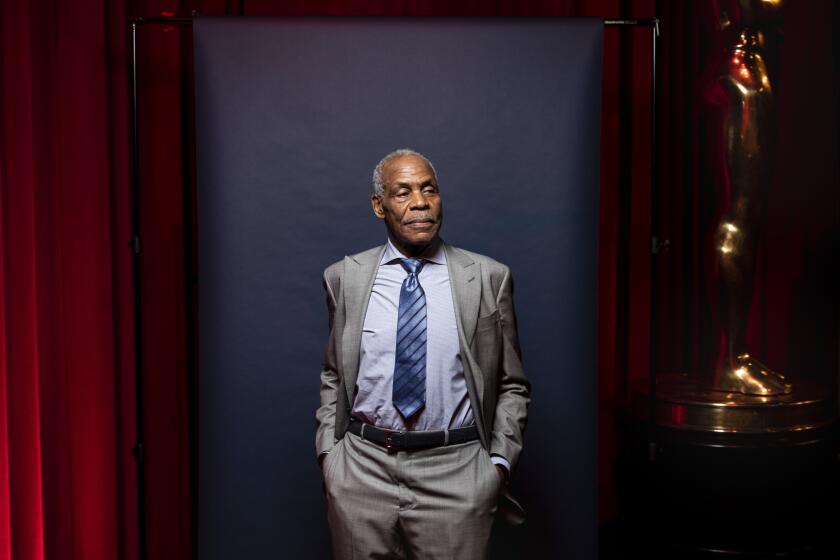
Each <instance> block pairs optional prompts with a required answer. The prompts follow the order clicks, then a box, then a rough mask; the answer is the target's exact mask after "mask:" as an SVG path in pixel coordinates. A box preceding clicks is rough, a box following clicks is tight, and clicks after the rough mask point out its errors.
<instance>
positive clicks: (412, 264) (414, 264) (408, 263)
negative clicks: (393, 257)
mask: <svg viewBox="0 0 840 560" xmlns="http://www.w3.org/2000/svg"><path fill="white" fill-rule="evenodd" d="M400 264H401V265H402V267H403V268H404V269H405V271H406V272H408V273H409V274H414V275H415V276H416V275H418V274H420V270H421V269H422V268H423V265H424V264H426V261H424V260H421V259H400Z"/></svg>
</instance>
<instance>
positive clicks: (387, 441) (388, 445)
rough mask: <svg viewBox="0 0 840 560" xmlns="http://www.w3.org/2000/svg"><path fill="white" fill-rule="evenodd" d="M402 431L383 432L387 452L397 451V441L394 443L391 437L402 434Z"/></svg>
mask: <svg viewBox="0 0 840 560" xmlns="http://www.w3.org/2000/svg"><path fill="white" fill-rule="evenodd" d="M403 433H405V432H403V431H387V432H385V449H387V450H388V453H396V452H397V451H399V450H400V449H399V443H394V441H393V437H394V436H400V435H402V434H403Z"/></svg>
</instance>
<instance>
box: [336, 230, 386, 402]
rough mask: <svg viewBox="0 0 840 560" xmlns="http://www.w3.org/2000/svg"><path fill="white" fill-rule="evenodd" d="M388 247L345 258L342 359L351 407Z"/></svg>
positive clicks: (383, 246)
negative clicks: (370, 308) (364, 332)
mask: <svg viewBox="0 0 840 560" xmlns="http://www.w3.org/2000/svg"><path fill="white" fill-rule="evenodd" d="M384 252H385V245H382V246H380V247H377V248H376V249H372V250H370V251H365V252H364V253H360V254H358V255H354V256H352V257H345V264H344V266H345V274H344V282H345V287H344V290H345V291H344V303H345V305H346V306H347V314H346V317H347V324H346V325H345V327H344V335H343V337H342V356H343V365H344V379H345V388H346V389H347V399H348V402H349V403H350V406H352V405H353V401H354V400H355V398H356V395H355V393H356V376H357V375H358V373H359V352H360V350H361V344H362V327H364V322H365V314H366V313H367V308H368V302H369V301H370V291H371V289H372V288H373V281H374V280H375V279H376V270H377V269H378V268H379V261H380V259H381V258H382V253H384Z"/></svg>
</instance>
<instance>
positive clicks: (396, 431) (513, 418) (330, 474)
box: [315, 150, 530, 560]
mask: <svg viewBox="0 0 840 560" xmlns="http://www.w3.org/2000/svg"><path fill="white" fill-rule="evenodd" d="M373 184H374V192H373V195H372V196H371V205H372V207H373V213H374V215H376V217H377V218H379V219H380V220H382V221H384V222H385V227H386V229H387V230H388V240H387V242H386V243H385V244H384V245H382V246H379V247H374V248H373V249H369V250H367V251H364V252H361V253H358V254H355V255H352V256H349V257H345V258H344V259H343V260H341V261H338V262H337V263H335V264H332V265H331V266H329V267H327V269H326V270H325V271H324V289H325V290H326V295H327V306H328V308H329V318H330V336H329V342H328V345H327V350H326V354H325V357H324V367H323V371H322V372H321V405H320V407H319V408H318V410H317V411H316V419H317V426H318V427H317V432H316V438H315V443H316V450H317V453H318V458H319V461H320V462H321V468H322V470H323V476H324V485H325V488H326V493H327V509H328V514H327V515H328V519H329V524H330V530H331V533H332V541H333V552H334V556H335V558H340V559H343V558H355V559H359V558H402V557H409V558H423V559H427V558H428V559H437V558H453V559H458V560H467V559H473V558H475V559H480V558H485V557H486V554H487V548H488V542H489V537H490V528H491V526H492V523H493V518H494V516H495V514H496V511H497V506H501V507H502V509H503V511H505V512H506V517H507V518H508V519H509V520H510V521H512V522H517V521H521V516H522V515H523V512H522V510H521V508H520V507H519V505H518V504H517V503H516V502H515V500H513V499H512V497H511V496H510V494H509V493H508V492H507V482H508V478H509V476H510V474H511V473H512V472H513V470H514V468H515V466H516V463H517V460H518V459H519V454H520V453H521V451H522V443H523V434H524V430H525V423H526V419H527V407H528V402H529V400H530V385H529V383H528V380H527V378H526V377H525V374H524V372H523V371H522V363H521V360H520V350H519V340H518V335H517V331H516V316H515V313H514V307H513V279H512V278H511V273H510V269H509V268H508V267H507V266H505V265H503V264H501V263H499V262H497V261H495V260H493V259H491V258H489V257H485V256H483V255H479V254H476V253H472V252H469V251H465V250H463V249H459V248H456V247H453V246H451V245H447V244H446V243H444V242H443V240H442V239H441V238H440V237H439V235H438V233H439V231H440V227H441V223H442V220H443V207H442V204H441V197H440V191H439V188H438V181H437V176H436V173H435V170H434V167H433V166H432V164H431V162H429V160H428V159H426V158H425V157H424V156H423V155H421V154H419V153H417V152H414V151H412V150H397V151H395V152H393V153H390V154H388V155H387V156H385V157H384V158H383V159H382V161H380V162H379V164H378V165H377V166H376V169H375V171H374V174H373ZM500 497H501V500H500Z"/></svg>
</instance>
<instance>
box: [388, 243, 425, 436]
mask: <svg viewBox="0 0 840 560" xmlns="http://www.w3.org/2000/svg"><path fill="white" fill-rule="evenodd" d="M400 264H401V265H402V266H403V268H404V269H405V270H406V272H408V276H407V277H406V279H405V280H403V283H402V288H401V289H400V310H399V315H398V318H397V352H396V360H395V363H394V390H393V395H392V400H393V402H394V406H395V407H397V410H399V411H400V414H402V416H403V418H405V419H406V420H408V419H409V418H410V417H411V416H412V415H413V414H414V413H416V412H417V411H418V410H420V409H421V408H423V405H424V404H425V402H426V294H425V293H423V288H422V286H420V281H419V280H418V278H417V275H418V274H420V270H421V269H422V268H423V265H424V264H425V262H424V261H421V260H420V259H400Z"/></svg>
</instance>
